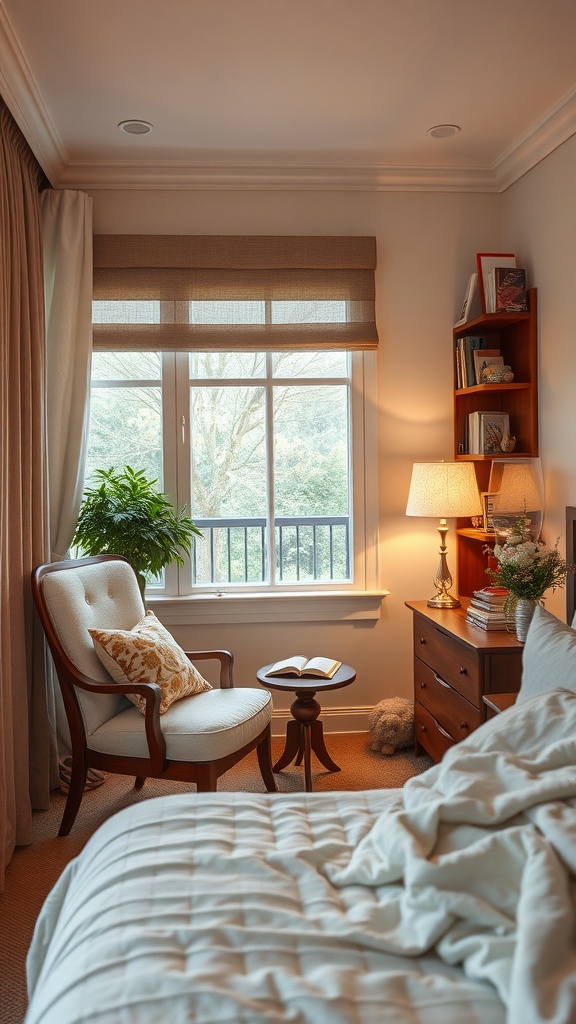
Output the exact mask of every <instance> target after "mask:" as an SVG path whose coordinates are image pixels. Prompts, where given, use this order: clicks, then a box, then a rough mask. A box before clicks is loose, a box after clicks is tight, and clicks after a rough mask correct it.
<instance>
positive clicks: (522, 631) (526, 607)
mask: <svg viewBox="0 0 576 1024" xmlns="http://www.w3.org/2000/svg"><path fill="white" fill-rule="evenodd" d="M539 603H540V602H539V601H533V600H530V599H529V598H527V597H519V598H518V600H517V602H516V605H515V607H514V631H515V633H516V639H517V640H519V641H520V643H521V644H523V643H525V641H526V637H527V636H528V627H529V626H530V623H531V622H532V616H533V615H534V610H535V608H536V605H537V604H539Z"/></svg>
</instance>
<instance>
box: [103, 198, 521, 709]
mask: <svg viewBox="0 0 576 1024" xmlns="http://www.w3.org/2000/svg"><path fill="white" fill-rule="evenodd" d="M92 195H93V197H94V230H95V231H96V232H105V233H150V234H153V233H158V234H327V235H332V234H352V235H354V234H357V235H375V236H376V237H377V243H378V269H377V321H378V329H379V334H380V349H379V353H378V424H379V425H378V446H379V472H380V479H379V495H380V499H379V507H380V565H381V570H382V578H381V585H382V586H383V587H385V588H387V589H388V590H390V596H389V597H387V598H385V599H384V600H383V602H382V612H381V618H380V620H379V621H378V622H377V623H376V624H375V625H370V626H366V625H361V624H356V625H352V624H350V625H335V624H330V623H326V624H321V625H318V624H307V623H290V624H286V625H283V624H281V625H278V624H267V625H265V626H251V625H250V626H248V625H238V624H230V625H228V626H226V627H224V626H221V625H220V626H202V627H200V626H196V627H194V626H191V627H190V628H189V629H184V628H181V629H180V630H175V633H176V635H177V638H178V640H179V641H180V642H181V643H184V644H185V645H189V646H190V647H192V648H193V647H212V646H217V647H227V648H229V649H230V650H232V651H233V652H234V654H235V659H236V674H237V678H238V679H239V680H240V681H243V682H249V681H251V680H253V678H254V672H255V670H256V668H258V667H259V666H260V665H263V664H267V663H268V662H270V661H273V660H274V659H275V658H276V657H277V652H278V650H282V651H285V650H292V649H293V650H294V651H296V650H298V651H302V652H304V653H310V654H313V653H318V652H320V653H325V654H327V655H334V656H336V657H338V658H340V659H341V660H342V661H345V662H347V663H349V664H352V665H354V666H355V667H356V669H357V681H356V683H355V684H354V685H353V686H352V687H349V688H346V689H344V690H336V691H334V692H332V693H327V694H325V695H324V697H323V700H322V707H323V709H324V708H327V709H328V715H327V716H326V715H325V716H324V721H325V727H326V728H327V729H329V728H331V727H332V728H335V729H338V728H344V729H346V728H353V729H354V728H358V729H360V728H364V727H365V721H366V718H365V715H361V714H359V713H357V715H356V717H354V714H350V715H348V717H346V716H337V715H336V714H335V712H336V710H337V709H339V708H343V707H346V708H348V709H349V710H351V711H352V712H353V711H354V709H356V712H359V709H364V710H366V709H371V708H372V707H373V706H374V704H376V703H377V702H378V701H379V700H381V699H382V698H383V697H386V696H393V695H396V694H399V695H405V696H410V695H411V694H412V637H411V625H412V624H411V615H410V613H409V611H408V610H407V609H406V608H405V606H404V601H405V600H409V599H412V600H419V599H425V598H428V597H429V596H430V595H431V594H432V593H433V589H434V588H433V584H432V580H433V577H434V574H435V571H436V567H437V563H438V534H437V531H436V524H435V523H434V522H432V521H430V523H425V522H424V521H422V520H414V519H407V518H406V517H405V515H404V511H405V507H406V498H407V493H408V486H409V482H410V473H411V469H412V463H413V462H415V461H426V460H430V461H433V460H436V459H442V458H446V459H449V458H451V457H452V379H453V378H452V334H451V328H452V324H453V322H454V320H455V319H456V316H457V313H458V312H459V308H460V306H461V303H462V297H463V294H464V289H465V286H466V283H467V280H468V276H469V274H470V273H471V272H472V271H473V270H474V269H475V254H476V252H477V251H487V252H490V251H492V250H495V251H498V249H499V247H500V245H501V244H502V238H501V234H500V211H501V203H502V197H500V196H496V195H476V194H470V195H463V194H455V195H453V194H448V193H410V192H404V193H400V192H378V193H369V192H320V191H314V192H304V191H301V192H300V191H298V192H288V191H278V192H274V191H261V192H255V191H254V192H252V191H244V192H241V191H239V192H229V191H214V192H202V191H181V192H180V191H146V190H141V191H139V190H133V191H104V190H103V191H94V192H93V193H92ZM448 544H449V546H450V548H451V551H452V554H451V559H450V558H449V561H450V564H451V568H452V569H453V570H454V569H455V547H454V537H453V535H452V536H451V535H450V534H449V535H448ZM450 548H449V550H450ZM289 704H290V701H289V700H288V699H286V700H282V698H281V696H280V695H279V694H274V705H275V708H276V709H286V708H288V706H289ZM330 709H332V711H333V712H334V714H332V715H331V713H330Z"/></svg>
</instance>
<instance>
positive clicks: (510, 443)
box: [500, 434, 516, 452]
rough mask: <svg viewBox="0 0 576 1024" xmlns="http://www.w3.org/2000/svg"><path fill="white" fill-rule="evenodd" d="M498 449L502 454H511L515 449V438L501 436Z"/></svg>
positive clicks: (508, 435) (510, 435)
mask: <svg viewBox="0 0 576 1024" xmlns="http://www.w3.org/2000/svg"><path fill="white" fill-rule="evenodd" d="M500 447H501V449H502V451H503V452H513V451H514V449H515V447H516V438H515V437H514V436H513V434H503V435H502V440H501V441H500Z"/></svg>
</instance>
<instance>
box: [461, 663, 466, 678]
mask: <svg viewBox="0 0 576 1024" xmlns="http://www.w3.org/2000/svg"><path fill="white" fill-rule="evenodd" d="M460 675H461V676H465V675H467V672H466V669H465V668H464V665H460Z"/></svg>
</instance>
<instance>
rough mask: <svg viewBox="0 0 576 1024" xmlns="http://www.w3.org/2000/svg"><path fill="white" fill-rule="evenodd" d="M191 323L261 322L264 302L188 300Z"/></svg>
mask: <svg viewBox="0 0 576 1024" xmlns="http://www.w3.org/2000/svg"><path fill="white" fill-rule="evenodd" d="M188 306H189V310H190V323H191V324H263V323H265V322H266V304H265V303H264V302H221V301H220V300H218V301H216V302H189V303H188Z"/></svg>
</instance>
